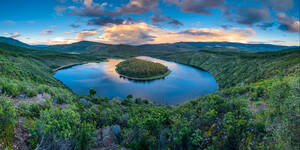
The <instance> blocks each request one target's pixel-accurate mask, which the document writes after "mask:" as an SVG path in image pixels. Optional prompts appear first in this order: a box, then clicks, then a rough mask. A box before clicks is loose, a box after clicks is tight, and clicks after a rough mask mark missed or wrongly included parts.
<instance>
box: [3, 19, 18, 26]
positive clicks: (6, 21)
mask: <svg viewBox="0 0 300 150" xmlns="http://www.w3.org/2000/svg"><path fill="white" fill-rule="evenodd" d="M3 23H5V24H10V25H13V24H16V22H15V21H13V20H4V21H3Z"/></svg>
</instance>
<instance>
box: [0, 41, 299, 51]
mask: <svg viewBox="0 0 300 150" xmlns="http://www.w3.org/2000/svg"><path fill="white" fill-rule="evenodd" d="M0 43H7V44H11V45H15V46H20V47H24V48H32V49H40V50H56V51H62V52H76V53H94V54H99V53H102V52H103V53H107V52H110V51H111V50H112V49H113V50H116V49H118V48H119V49H128V48H129V49H135V50H139V51H142V53H145V52H146V53H147V51H151V52H171V53H174V52H186V51H201V50H220V49H221V50H224V49H227V50H231V51H248V52H267V51H279V50H282V49H287V48H295V46H281V45H272V44H244V43H233V42H178V43H166V44H145V45H138V46H132V45H111V44H104V43H98V42H91V41H80V42H75V43H72V44H61V45H49V46H48V45H36V46H34V45H29V44H26V43H23V42H20V41H18V40H16V39H13V38H6V37H0ZM105 51H106V52H105Z"/></svg>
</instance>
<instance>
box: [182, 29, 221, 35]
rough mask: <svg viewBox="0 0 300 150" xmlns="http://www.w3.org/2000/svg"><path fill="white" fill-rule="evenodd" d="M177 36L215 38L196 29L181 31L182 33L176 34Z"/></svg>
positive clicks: (210, 33)
mask: <svg viewBox="0 0 300 150" xmlns="http://www.w3.org/2000/svg"><path fill="white" fill-rule="evenodd" d="M178 34H183V35H193V36H216V34H215V33H212V32H207V31H201V30H197V29H188V30H183V31H180V32H178Z"/></svg>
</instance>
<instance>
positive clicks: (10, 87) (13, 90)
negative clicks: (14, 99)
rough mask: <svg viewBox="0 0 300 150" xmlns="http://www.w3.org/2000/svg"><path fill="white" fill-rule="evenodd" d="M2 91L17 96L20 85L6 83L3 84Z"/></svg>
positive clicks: (19, 91)
mask: <svg viewBox="0 0 300 150" xmlns="http://www.w3.org/2000/svg"><path fill="white" fill-rule="evenodd" d="M2 90H3V93H5V94H7V95H9V96H19V95H20V94H21V92H22V86H20V85H18V84H17V83H8V82H6V84H4V85H3V87H2Z"/></svg>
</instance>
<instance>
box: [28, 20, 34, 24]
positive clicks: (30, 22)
mask: <svg viewBox="0 0 300 150" xmlns="http://www.w3.org/2000/svg"><path fill="white" fill-rule="evenodd" d="M27 23H29V24H35V21H34V20H29V21H27Z"/></svg>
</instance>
